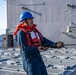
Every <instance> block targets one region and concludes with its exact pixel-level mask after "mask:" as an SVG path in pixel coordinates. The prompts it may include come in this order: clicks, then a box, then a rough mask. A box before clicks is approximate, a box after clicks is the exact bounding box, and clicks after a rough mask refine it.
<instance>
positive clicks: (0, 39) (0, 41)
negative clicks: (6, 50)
mask: <svg viewBox="0 0 76 75" xmlns="http://www.w3.org/2000/svg"><path fill="white" fill-rule="evenodd" d="M0 50H2V35H0Z"/></svg>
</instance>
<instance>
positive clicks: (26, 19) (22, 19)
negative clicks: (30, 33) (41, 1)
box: [20, 11, 34, 26]
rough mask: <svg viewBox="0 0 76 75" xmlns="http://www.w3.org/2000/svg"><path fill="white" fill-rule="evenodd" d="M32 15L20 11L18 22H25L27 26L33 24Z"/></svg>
mask: <svg viewBox="0 0 76 75" xmlns="http://www.w3.org/2000/svg"><path fill="white" fill-rule="evenodd" d="M33 18H34V17H33V16H32V14H31V13H30V12H27V11H25V12H22V14H21V15H20V22H23V23H26V24H27V25H29V26H33Z"/></svg>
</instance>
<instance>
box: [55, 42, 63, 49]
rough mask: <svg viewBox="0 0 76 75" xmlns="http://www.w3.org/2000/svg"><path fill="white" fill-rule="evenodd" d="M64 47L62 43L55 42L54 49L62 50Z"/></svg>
mask: <svg viewBox="0 0 76 75" xmlns="http://www.w3.org/2000/svg"><path fill="white" fill-rule="evenodd" d="M62 47H64V43H63V42H57V43H56V48H62Z"/></svg>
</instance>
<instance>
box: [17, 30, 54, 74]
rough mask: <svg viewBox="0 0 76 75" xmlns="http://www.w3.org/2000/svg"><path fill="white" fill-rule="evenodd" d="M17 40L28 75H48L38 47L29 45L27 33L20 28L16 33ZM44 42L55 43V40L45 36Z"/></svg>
mask: <svg viewBox="0 0 76 75" xmlns="http://www.w3.org/2000/svg"><path fill="white" fill-rule="evenodd" d="M16 41H17V42H18V44H19V45H20V53H21V56H22V63H23V68H24V70H25V71H26V72H27V75H48V74H47V71H46V67H45V64H44V62H43V60H42V58H41V55H40V52H39V50H38V48H37V47H31V46H28V45H27V42H26V37H25V33H24V32H23V31H22V30H19V31H18V33H17V34H16ZM43 43H44V44H46V43H49V44H50V45H52V46H53V45H55V43H54V42H52V41H50V40H48V39H46V38H45V37H43Z"/></svg>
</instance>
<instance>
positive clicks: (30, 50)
mask: <svg viewBox="0 0 76 75" xmlns="http://www.w3.org/2000/svg"><path fill="white" fill-rule="evenodd" d="M16 38H17V42H18V44H19V45H20V48H21V50H23V51H24V53H25V55H26V56H30V55H37V53H38V52H39V51H38V48H37V47H31V46H28V45H27V42H26V36H25V33H24V32H23V31H22V30H19V31H18V33H17V37H16Z"/></svg>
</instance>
